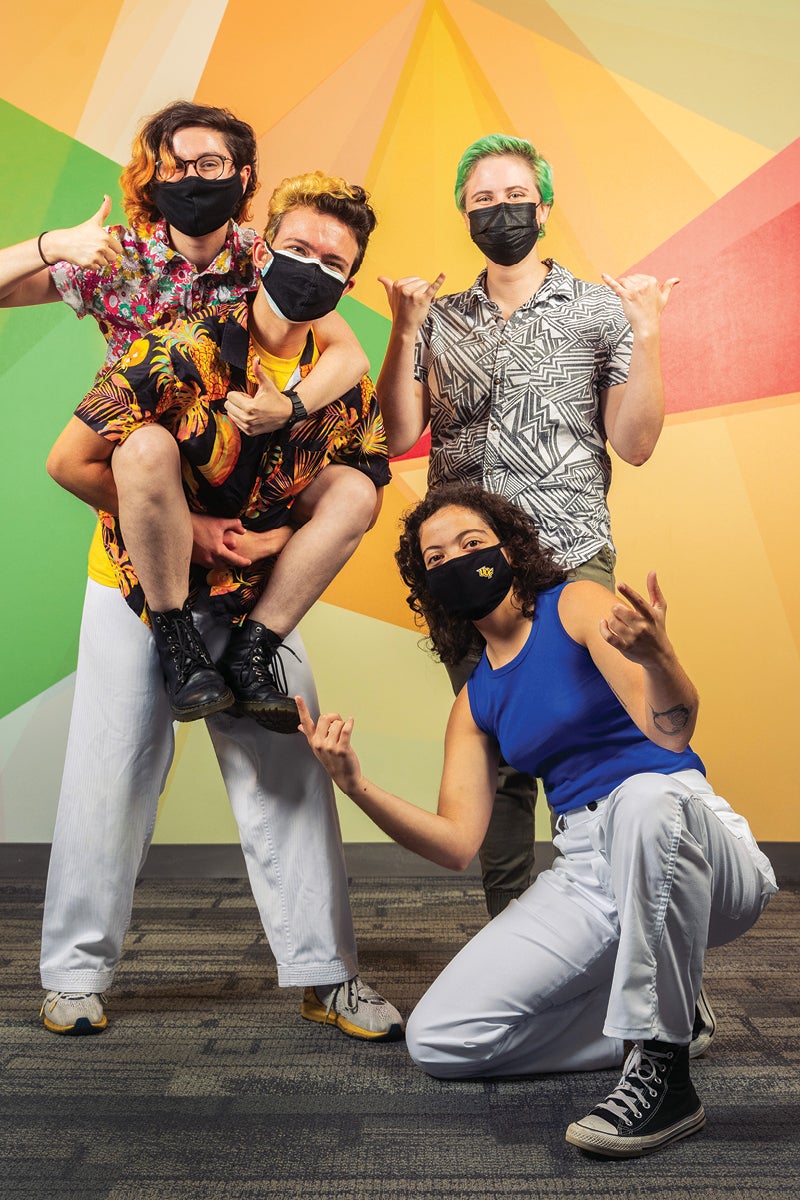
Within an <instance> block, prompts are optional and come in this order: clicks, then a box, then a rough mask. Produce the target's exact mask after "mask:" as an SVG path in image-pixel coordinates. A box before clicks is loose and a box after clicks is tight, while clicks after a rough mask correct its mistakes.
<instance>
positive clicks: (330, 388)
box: [295, 313, 369, 413]
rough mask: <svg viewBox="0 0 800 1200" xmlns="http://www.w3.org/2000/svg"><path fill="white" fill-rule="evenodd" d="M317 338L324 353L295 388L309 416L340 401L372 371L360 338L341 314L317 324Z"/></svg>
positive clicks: (332, 314) (329, 316) (315, 332)
mask: <svg viewBox="0 0 800 1200" xmlns="http://www.w3.org/2000/svg"><path fill="white" fill-rule="evenodd" d="M314 335H315V337H316V338H317V344H318V345H319V346H320V348H321V351H322V352H321V354H320V356H319V359H318V360H317V362H316V363H315V364H314V369H313V370H312V371H310V372H309V373H308V375H306V376H305V378H304V379H302V380H301V381H300V383H298V385H297V387H296V388H295V391H296V392H297V394H298V396H299V397H300V399H301V400H302V402H303V405H304V407H305V409H306V412H310V413H312V412H318V411H319V409H321V408H324V407H325V405H326V404H332V403H333V401H334V400H338V399H339V397H340V396H343V395H344V393H345V392H348V391H349V390H350V388H352V387H355V385H356V384H357V383H358V381H359V380H360V379H361V377H362V375H365V374H366V373H367V371H368V370H369V359H368V358H367V356H366V354H365V353H364V351H363V350H362V348H361V344H360V342H359V341H358V338H357V337H356V335H355V334H354V333H353V331H352V329H351V328H350V326H349V325H348V324H347V323H346V321H344V320H342V318H341V317H340V316H339V315H338V313H330V314H329V315H328V316H327V317H324V318H323V319H322V320H321V321H318V322H315V324H314Z"/></svg>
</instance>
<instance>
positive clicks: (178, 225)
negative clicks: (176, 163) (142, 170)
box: [152, 174, 244, 237]
mask: <svg viewBox="0 0 800 1200" xmlns="http://www.w3.org/2000/svg"><path fill="white" fill-rule="evenodd" d="M152 191H153V203H154V204H155V206H156V208H157V209H158V211H159V212H160V213H161V214H162V216H163V217H164V219H165V220H166V222H167V224H168V225H172V226H173V227H174V228H175V229H177V230H178V232H179V233H183V234H185V235H186V237H205V235H206V234H207V233H213V232H214V230H215V229H221V228H222V226H223V225H225V224H226V223H227V222H228V221H230V219H231V217H232V216H233V215H234V214H235V213H236V211H237V209H238V208H239V205H240V204H241V202H242V196H243V195H244V189H243V187H242V181H241V178H240V177H239V175H238V174H236V175H231V177H230V179H200V177H199V176H197V175H186V176H185V177H184V178H183V179H181V180H179V181H178V183H154V184H153V188H152Z"/></svg>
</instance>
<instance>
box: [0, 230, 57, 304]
mask: <svg viewBox="0 0 800 1200" xmlns="http://www.w3.org/2000/svg"><path fill="white" fill-rule="evenodd" d="M45 240H46V239H45ZM53 261H55V260H53ZM58 298H59V297H58V292H57V291H56V289H55V286H54V285H53V282H52V279H51V278H50V272H49V271H48V269H47V267H46V266H45V264H44V262H43V261H42V258H41V256H40V254H39V249H38V242H37V239H36V238H30V239H29V240H28V241H27V242H20V243H19V244H18V245H17V246H8V247H6V249H5V250H0V307H1V308H13V307H15V306H17V305H24V304H37V303H38V304H42V303H45V302H46V301H48V300H58Z"/></svg>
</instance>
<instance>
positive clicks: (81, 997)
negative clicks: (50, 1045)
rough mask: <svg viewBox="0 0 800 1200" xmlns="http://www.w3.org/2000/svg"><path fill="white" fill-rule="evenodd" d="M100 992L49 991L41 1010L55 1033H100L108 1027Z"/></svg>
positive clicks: (48, 1025) (44, 1020)
mask: <svg viewBox="0 0 800 1200" xmlns="http://www.w3.org/2000/svg"><path fill="white" fill-rule="evenodd" d="M105 999H106V998H105V996H103V995H102V993H100V992H48V993H47V995H46V996H45V998H44V1003H43V1004H42V1007H41V1009H40V1010H39V1016H40V1017H41V1019H42V1021H43V1022H44V1024H45V1027H46V1028H47V1029H49V1030H51V1031H52V1032H53V1033H72V1034H82V1033H100V1032H101V1030H103V1029H105V1027H106V1025H107V1024H108V1018H107V1017H106V1015H105V1013H104V1012H103V1004H104V1003H105Z"/></svg>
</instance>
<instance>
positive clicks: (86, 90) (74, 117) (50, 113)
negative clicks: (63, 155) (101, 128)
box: [0, 0, 124, 135]
mask: <svg viewBox="0 0 800 1200" xmlns="http://www.w3.org/2000/svg"><path fill="white" fill-rule="evenodd" d="M123 7H124V4H123V0H83V2H81V0H75V3H72V4H70V5H69V13H68V15H67V14H66V13H65V6H64V4H63V3H62V2H60V0H42V2H41V3H38V4H36V6H35V19H34V18H33V17H32V12H31V5H28V4H5V5H4V6H3V33H2V37H0V96H2V98H3V99H4V100H7V101H8V102H9V104H14V105H16V107H17V108H21V109H22V110H23V111H24V112H26V113H30V115H31V116H32V117H36V118H37V119H38V120H40V121H45V122H46V123H47V124H48V125H52V127H53V128H54V129H58V130H59V131H60V132H61V133H69V134H71V135H74V134H75V131H76V129H77V128H78V123H79V121H80V119H81V117H82V115H83V111H84V106H85V104H86V100H87V98H88V97H89V95H90V93H91V90H92V87H93V86H94V80H95V74H96V72H97V71H98V69H99V68H100V64H101V62H102V60H103V55H104V54H105V51H106V46H107V44H108V41H109V38H110V37H111V36H112V33H113V31H114V25H115V23H116V20H117V17H118V15H119V13H120V11H121V10H122V8H123ZM65 85H68V86H65Z"/></svg>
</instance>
